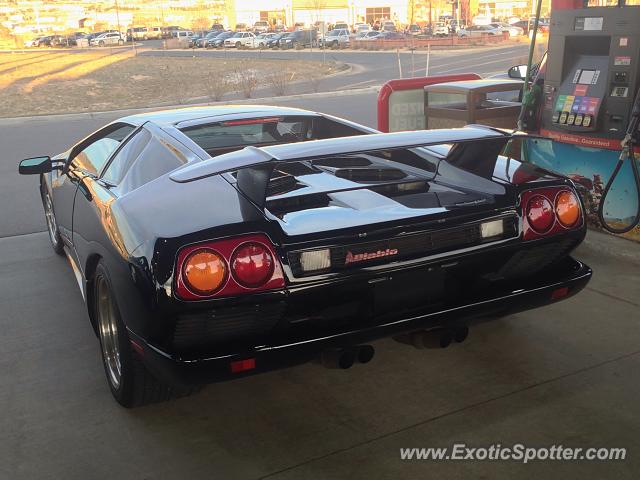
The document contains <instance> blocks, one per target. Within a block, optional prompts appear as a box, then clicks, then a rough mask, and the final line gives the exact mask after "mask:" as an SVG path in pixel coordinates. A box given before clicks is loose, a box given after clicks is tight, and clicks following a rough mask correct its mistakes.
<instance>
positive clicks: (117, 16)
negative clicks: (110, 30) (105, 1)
mask: <svg viewBox="0 0 640 480" xmlns="http://www.w3.org/2000/svg"><path fill="white" fill-rule="evenodd" d="M115 2H116V22H118V33H120V34H122V32H120V9H119V8H118V0H115Z"/></svg>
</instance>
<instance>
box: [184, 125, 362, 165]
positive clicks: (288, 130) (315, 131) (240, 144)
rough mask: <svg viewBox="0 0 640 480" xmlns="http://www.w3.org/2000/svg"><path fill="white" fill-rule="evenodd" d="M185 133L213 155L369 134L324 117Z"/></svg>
mask: <svg viewBox="0 0 640 480" xmlns="http://www.w3.org/2000/svg"><path fill="white" fill-rule="evenodd" d="M182 132H183V133H184V134H185V135H186V136H188V137H189V138H190V139H191V140H193V141H194V142H195V143H196V144H198V145H199V146H200V147H201V148H202V149H204V150H205V151H206V152H207V153H209V155H212V156H215V155H220V154H222V153H227V152H230V151H232V150H238V149H240V148H244V147H247V146H265V145H274V144H280V143H294V142H304V141H307V140H320V139H323V138H334V137H348V136H352V135H362V134H364V133H366V132H362V131H360V130H357V129H355V128H353V127H350V126H348V125H344V124H342V123H339V122H335V121H332V120H329V119H326V118H324V117H314V116H277V117H263V118H249V119H239V120H229V121H226V122H216V123H210V124H206V125H195V126H192V127H186V128H183V129H182Z"/></svg>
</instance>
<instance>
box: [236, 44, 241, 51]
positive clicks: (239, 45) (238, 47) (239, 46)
mask: <svg viewBox="0 0 640 480" xmlns="http://www.w3.org/2000/svg"><path fill="white" fill-rule="evenodd" d="M240 48H242V44H241V43H240V42H236V49H237V50H240Z"/></svg>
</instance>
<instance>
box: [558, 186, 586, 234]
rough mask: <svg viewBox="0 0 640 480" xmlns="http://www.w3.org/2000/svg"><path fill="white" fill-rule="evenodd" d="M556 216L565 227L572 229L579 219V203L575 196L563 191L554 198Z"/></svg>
mask: <svg viewBox="0 0 640 480" xmlns="http://www.w3.org/2000/svg"><path fill="white" fill-rule="evenodd" d="M556 215H557V217H558V221H559V222H560V223H561V224H562V225H563V226H565V227H572V226H574V225H575V224H576V222H577V221H578V218H580V202H579V201H578V199H577V198H576V196H575V195H574V194H573V193H571V192H569V191H568V190H564V191H562V192H560V193H559V194H558V195H557V196H556Z"/></svg>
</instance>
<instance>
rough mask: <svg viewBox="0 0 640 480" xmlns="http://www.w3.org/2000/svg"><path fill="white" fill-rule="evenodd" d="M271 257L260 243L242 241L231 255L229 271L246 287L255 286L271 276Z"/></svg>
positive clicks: (262, 283)
mask: <svg viewBox="0 0 640 480" xmlns="http://www.w3.org/2000/svg"><path fill="white" fill-rule="evenodd" d="M273 263H274V261H273V257H272V256H271V254H270V253H269V250H268V249H267V247H265V246H264V245H262V244H260V243H255V242H251V243H243V244H242V245H240V246H239V247H238V248H237V249H236V251H235V252H233V256H232V257H231V271H232V273H233V276H234V278H235V279H236V281H237V282H238V283H239V284H240V285H242V286H244V287H247V288H256V287H259V286H261V285H264V283H265V282H266V281H267V280H269V279H270V278H271V275H272V274H273Z"/></svg>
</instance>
